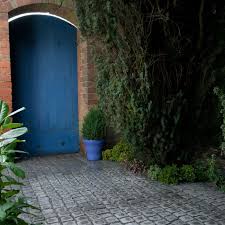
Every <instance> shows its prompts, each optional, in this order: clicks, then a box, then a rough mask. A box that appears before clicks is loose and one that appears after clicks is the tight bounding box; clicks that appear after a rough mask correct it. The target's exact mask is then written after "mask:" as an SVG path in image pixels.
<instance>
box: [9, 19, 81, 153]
mask: <svg viewBox="0 0 225 225" xmlns="http://www.w3.org/2000/svg"><path fill="white" fill-rule="evenodd" d="M10 46H11V47H10V48H11V65H12V82H13V108H14V110H15V109H17V108H20V107H22V106H25V107H26V111H25V112H23V113H21V114H19V115H18V116H17V117H16V118H15V120H16V121H19V122H22V123H24V125H25V126H27V127H28V129H29V133H28V134H27V135H26V136H25V138H26V140H27V141H26V143H25V144H24V148H25V150H27V151H28V152H30V153H31V154H32V155H45V154H56V153H71V152H77V151H78V149H79V137H78V133H79V132H78V99H77V98H78V97H77V92H78V91H77V49H76V28H75V27H73V26H72V25H71V24H69V23H67V22H65V21H63V20H60V19H58V18H55V17H50V16H43V15H32V16H25V17H22V18H19V19H16V20H14V21H12V22H10Z"/></svg>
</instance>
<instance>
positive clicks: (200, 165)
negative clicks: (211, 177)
mask: <svg viewBox="0 0 225 225" xmlns="http://www.w3.org/2000/svg"><path fill="white" fill-rule="evenodd" d="M194 170H195V181H197V182H206V181H208V175H207V172H206V171H207V163H205V162H203V161H197V162H195V164H194Z"/></svg>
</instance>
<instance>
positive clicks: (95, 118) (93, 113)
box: [82, 107, 106, 140]
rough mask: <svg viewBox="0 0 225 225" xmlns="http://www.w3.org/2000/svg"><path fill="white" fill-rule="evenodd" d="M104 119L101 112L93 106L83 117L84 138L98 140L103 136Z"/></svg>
mask: <svg viewBox="0 0 225 225" xmlns="http://www.w3.org/2000/svg"><path fill="white" fill-rule="evenodd" d="M105 127H106V121H105V117H104V114H103V112H102V111H101V110H100V109H99V108H98V107H93V108H91V109H90V111H89V112H88V113H87V115H86V116H85V117H84V122H83V127H82V135H83V138H84V139H88V140H99V139H103V138H104V137H105Z"/></svg>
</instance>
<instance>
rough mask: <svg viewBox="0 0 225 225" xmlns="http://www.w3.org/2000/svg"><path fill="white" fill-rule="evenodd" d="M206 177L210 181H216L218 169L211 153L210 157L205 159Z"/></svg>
mask: <svg viewBox="0 0 225 225" xmlns="http://www.w3.org/2000/svg"><path fill="white" fill-rule="evenodd" d="M206 173H207V177H208V180H209V181H211V182H216V181H217V179H218V176H219V171H218V168H217V165H216V158H215V155H212V156H211V158H209V159H208V161H207V171H206Z"/></svg>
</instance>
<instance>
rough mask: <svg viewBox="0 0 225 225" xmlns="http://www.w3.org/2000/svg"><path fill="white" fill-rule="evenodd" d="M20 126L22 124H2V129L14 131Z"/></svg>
mask: <svg viewBox="0 0 225 225" xmlns="http://www.w3.org/2000/svg"><path fill="white" fill-rule="evenodd" d="M22 126H23V124H22V123H8V124H3V125H2V129H15V128H19V127H22Z"/></svg>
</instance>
